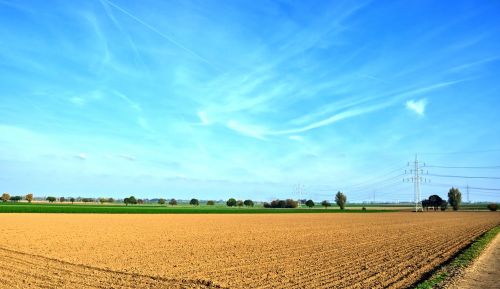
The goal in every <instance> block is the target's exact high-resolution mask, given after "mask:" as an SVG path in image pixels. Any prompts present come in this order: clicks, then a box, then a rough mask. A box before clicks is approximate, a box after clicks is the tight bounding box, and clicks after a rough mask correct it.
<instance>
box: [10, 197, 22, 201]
mask: <svg viewBox="0 0 500 289" xmlns="http://www.w3.org/2000/svg"><path fill="white" fill-rule="evenodd" d="M22 199H23V197H21V196H13V197H10V200H11V201H12V202H19V201H20V200H22Z"/></svg>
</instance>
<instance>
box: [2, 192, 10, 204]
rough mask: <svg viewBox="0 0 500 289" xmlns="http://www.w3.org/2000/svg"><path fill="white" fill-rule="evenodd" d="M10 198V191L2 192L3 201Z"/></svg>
mask: <svg viewBox="0 0 500 289" xmlns="http://www.w3.org/2000/svg"><path fill="white" fill-rule="evenodd" d="M9 199H10V195H9V193H3V194H2V202H4V203H5V202H7V201H8V200H9Z"/></svg>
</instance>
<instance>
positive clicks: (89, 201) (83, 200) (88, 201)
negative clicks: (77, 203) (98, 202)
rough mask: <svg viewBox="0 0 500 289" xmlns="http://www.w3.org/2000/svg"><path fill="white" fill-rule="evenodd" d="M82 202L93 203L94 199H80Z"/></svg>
mask: <svg viewBox="0 0 500 289" xmlns="http://www.w3.org/2000/svg"><path fill="white" fill-rule="evenodd" d="M82 202H84V203H93V202H95V199H94V198H82Z"/></svg>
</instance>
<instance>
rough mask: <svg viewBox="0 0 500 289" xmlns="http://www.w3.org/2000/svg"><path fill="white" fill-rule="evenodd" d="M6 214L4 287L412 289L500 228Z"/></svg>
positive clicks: (407, 216) (392, 217)
mask: <svg viewBox="0 0 500 289" xmlns="http://www.w3.org/2000/svg"><path fill="white" fill-rule="evenodd" d="M0 220H1V225H0V288H405V287H408V286H410V285H412V284H413V283H414V282H416V281H417V280H419V279H420V278H421V277H422V276H423V275H424V274H425V273H426V272H429V271H430V270H432V269H433V268H435V267H436V266H438V265H440V264H441V263H443V262H445V261H446V260H447V259H449V258H450V257H451V256H452V255H454V254H455V253H456V252H458V251H459V250H460V249H462V248H463V247H465V246H467V245H468V244H469V243H470V242H471V241H472V240H474V239H475V238H476V237H477V236H479V235H481V234H482V233H484V232H485V231H487V230H488V229H490V228H492V227H493V226H495V225H498V224H500V214H497V213H490V212H484V213H479V212H426V213H418V214H416V213H410V212H406V213H380V214H354V213H346V214H269V215H264V214H262V215H261V214H257V215H226V214H224V215H212V214H210V215H105V214H102V215H97V214H0Z"/></svg>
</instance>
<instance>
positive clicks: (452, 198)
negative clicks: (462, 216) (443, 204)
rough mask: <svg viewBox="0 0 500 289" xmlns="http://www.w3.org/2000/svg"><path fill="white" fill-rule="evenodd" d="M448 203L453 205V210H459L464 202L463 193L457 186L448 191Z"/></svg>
mask: <svg viewBox="0 0 500 289" xmlns="http://www.w3.org/2000/svg"><path fill="white" fill-rule="evenodd" d="M448 203H450V205H451V206H452V207H453V211H456V210H458V208H459V207H460V204H461V203H462V193H461V192H460V190H458V189H457V188H454V187H452V188H451V189H450V190H449V191H448Z"/></svg>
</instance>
